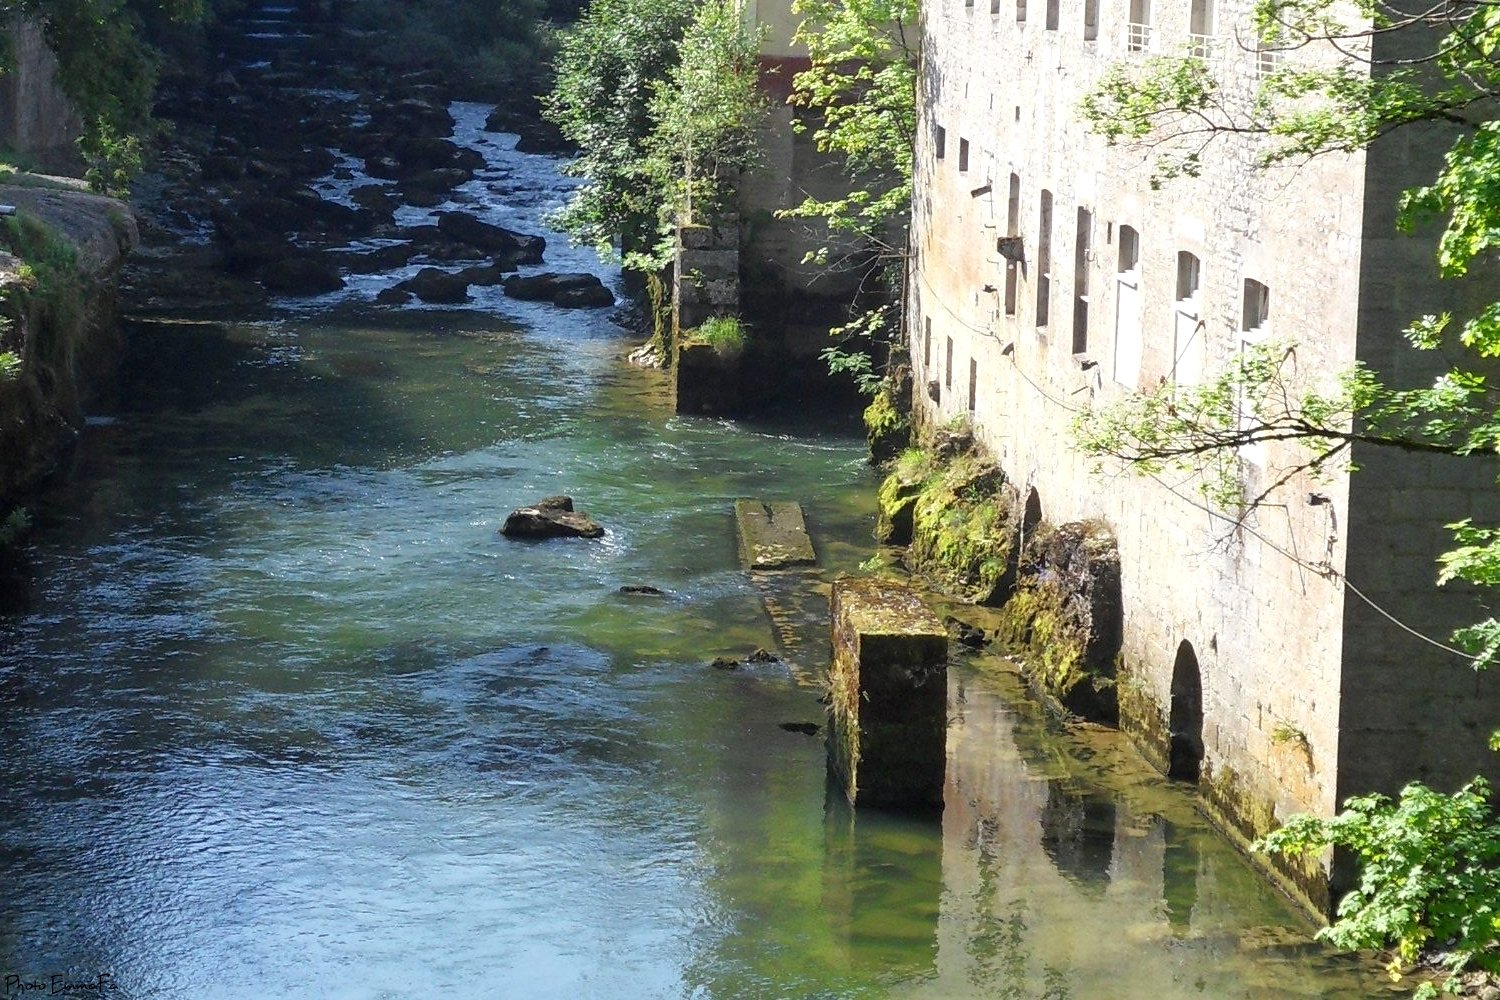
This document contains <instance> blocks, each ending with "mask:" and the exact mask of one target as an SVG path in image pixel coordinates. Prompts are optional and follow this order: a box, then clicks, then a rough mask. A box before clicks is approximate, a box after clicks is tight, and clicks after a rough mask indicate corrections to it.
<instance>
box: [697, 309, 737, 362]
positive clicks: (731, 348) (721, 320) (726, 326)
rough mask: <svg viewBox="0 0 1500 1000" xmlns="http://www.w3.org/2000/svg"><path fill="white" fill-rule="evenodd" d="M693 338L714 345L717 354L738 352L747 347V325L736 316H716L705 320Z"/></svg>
mask: <svg viewBox="0 0 1500 1000" xmlns="http://www.w3.org/2000/svg"><path fill="white" fill-rule="evenodd" d="M693 339H694V340H697V341H699V342H700V343H704V344H707V345H709V346H710V347H712V348H713V349H714V353H715V354H720V355H731V354H738V353H740V352H741V351H743V350H744V349H745V325H744V324H743V323H741V322H740V321H739V318H738V317H736V316H714V317H711V318H709V319H706V320H704V321H703V325H702V326H700V327H698V329H697V330H696V331H695V332H694V334H693Z"/></svg>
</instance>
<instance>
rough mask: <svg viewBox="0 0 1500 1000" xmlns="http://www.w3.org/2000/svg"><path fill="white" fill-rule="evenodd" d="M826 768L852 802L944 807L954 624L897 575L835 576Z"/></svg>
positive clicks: (900, 806) (879, 805) (896, 805)
mask: <svg viewBox="0 0 1500 1000" xmlns="http://www.w3.org/2000/svg"><path fill="white" fill-rule="evenodd" d="M828 686H829V702H828V716H829V718H828V767H829V769H830V770H831V771H832V772H833V774H834V776H835V777H836V778H837V779H838V781H839V784H840V785H841V786H842V787H843V789H844V793H845V794H846V795H847V796H848V797H849V801H850V802H851V803H853V804H854V805H856V806H878V807H883V808H890V809H909V810H915V811H921V810H936V809H941V808H942V807H943V775H944V771H945V770H946V765H947V744H948V633H947V630H946V629H944V628H943V623H942V622H941V621H940V620H939V619H938V617H937V616H936V615H935V614H933V613H932V610H931V609H930V608H928V607H927V605H926V604H925V603H923V601H922V599H921V598H920V597H918V596H917V595H916V593H915V592H914V591H913V590H912V589H911V588H910V587H907V586H905V585H904V584H901V583H898V582H896V581H893V580H874V579H852V580H840V581H838V582H837V583H835V584H834V585H833V664H832V666H831V667H830V668H829V678H828Z"/></svg>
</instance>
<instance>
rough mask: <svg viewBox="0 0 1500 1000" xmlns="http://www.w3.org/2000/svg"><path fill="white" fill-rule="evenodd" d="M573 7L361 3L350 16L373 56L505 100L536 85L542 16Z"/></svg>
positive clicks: (544, 34) (538, 2)
mask: <svg viewBox="0 0 1500 1000" xmlns="http://www.w3.org/2000/svg"><path fill="white" fill-rule="evenodd" d="M576 11H577V8H576V6H575V5H574V4H572V3H563V2H559V0H551V2H549V0H418V2H411V0H364V2H362V3H360V4H357V5H355V6H354V7H353V8H352V11H351V13H352V17H353V23H354V24H355V25H357V26H358V27H360V28H363V29H365V30H367V31H371V32H374V33H375V38H376V41H375V44H374V47H373V49H372V51H371V53H370V55H371V56H372V57H374V58H375V59H378V60H380V61H382V62H384V63H388V64H391V65H393V66H397V67H424V68H431V69H437V70H439V71H440V72H441V73H442V74H443V77H444V79H447V80H451V81H453V82H455V83H457V84H459V85H460V86H461V87H463V88H464V89H465V90H467V91H469V92H473V93H478V94H483V95H486V96H488V97H491V98H495V99H505V98H510V97H513V96H514V94H515V91H516V90H517V88H525V91H524V92H525V93H534V92H535V88H537V87H539V86H541V81H542V80H543V79H544V77H545V76H546V64H547V62H548V60H549V59H550V58H551V56H552V43H553V39H552V33H551V32H550V30H549V28H548V22H549V19H568V18H571V17H572V16H574V15H575V14H576Z"/></svg>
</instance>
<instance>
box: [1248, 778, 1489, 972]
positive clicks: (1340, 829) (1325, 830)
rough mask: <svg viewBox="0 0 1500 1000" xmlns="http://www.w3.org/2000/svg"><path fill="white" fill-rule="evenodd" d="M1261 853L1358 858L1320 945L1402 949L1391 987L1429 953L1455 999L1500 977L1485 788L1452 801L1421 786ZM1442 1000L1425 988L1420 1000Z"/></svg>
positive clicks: (1300, 826)
mask: <svg viewBox="0 0 1500 1000" xmlns="http://www.w3.org/2000/svg"><path fill="white" fill-rule="evenodd" d="M1255 846H1256V849H1257V850H1261V851H1268V852H1272V853H1277V854H1284V855H1286V856H1288V857H1293V858H1295V857H1299V856H1302V855H1316V854H1320V853H1321V852H1323V851H1325V850H1327V849H1328V848H1330V847H1342V848H1347V849H1348V850H1350V851H1351V852H1353V854H1354V856H1355V857H1356V858H1357V859H1358V861H1359V866H1360V877H1359V885H1358V886H1357V887H1356V888H1355V889H1354V890H1353V891H1351V892H1350V893H1349V894H1348V895H1346V896H1345V897H1344V898H1343V899H1342V900H1341V901H1340V902H1339V906H1338V913H1337V918H1338V919H1336V920H1335V921H1334V922H1333V924H1332V925H1331V926H1329V927H1326V928H1324V929H1323V930H1321V931H1319V932H1318V936H1319V937H1321V938H1323V939H1325V940H1327V941H1329V942H1331V943H1332V944H1334V945H1335V946H1337V947H1339V948H1347V949H1358V948H1385V947H1390V948H1393V949H1394V952H1393V954H1392V956H1391V959H1390V962H1389V963H1388V964H1387V966H1386V968H1387V971H1389V972H1390V974H1391V978H1392V979H1400V978H1401V975H1402V973H1403V972H1404V971H1406V970H1407V969H1408V968H1410V966H1411V965H1412V964H1413V963H1415V962H1416V961H1417V959H1418V958H1419V957H1420V956H1421V955H1422V954H1423V952H1424V951H1437V952H1438V954H1437V956H1436V957H1437V961H1438V964H1439V965H1440V966H1441V967H1442V968H1443V969H1444V970H1445V971H1446V973H1447V976H1446V978H1445V979H1444V981H1443V989H1444V990H1445V991H1447V992H1450V993H1456V992H1458V990H1459V988H1460V973H1463V972H1465V971H1469V970H1474V969H1478V970H1485V971H1489V972H1494V971H1497V970H1500V818H1497V817H1496V815H1495V812H1494V808H1493V806H1492V805H1491V803H1490V786H1489V784H1488V783H1487V782H1486V781H1485V780H1484V779H1483V778H1475V779H1474V780H1473V781H1471V782H1469V784H1467V785H1465V786H1464V787H1463V788H1461V789H1459V790H1458V791H1457V792H1454V793H1453V794H1452V795H1444V794H1443V793H1441V792H1437V791H1434V790H1433V789H1431V788H1428V787H1427V786H1426V785H1422V784H1416V783H1414V784H1410V785H1407V786H1406V787H1405V788H1404V789H1402V790H1401V795H1400V797H1399V798H1398V799H1397V800H1395V801H1392V800H1391V799H1390V798H1388V797H1386V796H1384V795H1364V796H1359V797H1356V798H1351V799H1349V800H1348V801H1347V802H1345V803H1344V811H1343V812H1341V813H1339V814H1338V815H1337V816H1334V817H1333V818H1332V819H1319V818H1317V817H1315V816H1307V815H1298V816H1293V817H1292V818H1291V819H1289V820H1288V821H1287V823H1286V825H1285V826H1283V827H1282V828H1281V829H1279V830H1276V831H1275V832H1273V833H1270V834H1268V835H1267V836H1265V837H1263V838H1261V839H1260V840H1259V841H1257V842H1256V845H1255ZM1436 993H1437V987H1436V986H1434V985H1433V984H1432V983H1423V984H1422V986H1421V987H1420V988H1418V990H1417V994H1416V995H1417V996H1418V997H1431V996H1434V995H1435V994H1436Z"/></svg>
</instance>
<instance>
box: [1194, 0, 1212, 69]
mask: <svg viewBox="0 0 1500 1000" xmlns="http://www.w3.org/2000/svg"><path fill="white" fill-rule="evenodd" d="M1188 54H1189V55H1191V56H1192V57H1193V58H1195V59H1208V58H1210V57H1212V56H1213V55H1214V0H1193V5H1192V7H1191V8H1190V9H1189V11H1188Z"/></svg>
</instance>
